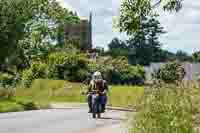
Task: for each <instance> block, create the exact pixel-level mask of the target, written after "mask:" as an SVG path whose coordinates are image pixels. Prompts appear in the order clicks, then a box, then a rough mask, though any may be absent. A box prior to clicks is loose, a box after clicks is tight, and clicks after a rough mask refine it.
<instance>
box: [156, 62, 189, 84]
mask: <svg viewBox="0 0 200 133" xmlns="http://www.w3.org/2000/svg"><path fill="white" fill-rule="evenodd" d="M185 74H186V73H185V70H184V68H183V67H182V65H181V64H180V63H179V62H170V63H167V64H166V65H165V66H164V67H162V68H161V69H159V70H158V71H157V72H156V73H155V74H154V77H155V78H156V79H158V80H162V81H164V82H166V83H174V82H176V81H182V80H183V78H184V76H185Z"/></svg>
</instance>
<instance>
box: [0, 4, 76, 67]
mask: <svg viewBox="0 0 200 133" xmlns="http://www.w3.org/2000/svg"><path fill="white" fill-rule="evenodd" d="M77 21H79V19H78V17H77V16H75V17H74V16H73V15H71V14H70V12H68V10H67V9H64V8H62V7H61V6H59V5H58V3H57V2H56V1H55V0H1V1H0V31H1V32H0V45H1V49H0V64H5V63H7V62H8V59H9V58H10V57H14V56H13V54H15V55H16V56H15V57H18V55H17V54H21V53H22V52H19V53H16V51H21V50H16V49H18V48H19V49H21V47H20V46H21V45H19V44H21V43H20V42H21V41H23V42H25V43H26V45H29V44H30V45H32V44H33V45H34V46H35V47H36V46H39V45H40V44H41V43H42V42H44V41H45V40H48V38H47V36H48V35H50V33H53V34H54V36H64V33H63V32H64V26H63V25H64V23H65V22H77ZM61 29H62V31H61ZM60 34H62V35H60ZM54 38H55V37H54ZM57 38H59V37H57ZM57 41H58V42H59V39H57ZM22 44H23V43H22ZM31 47H32V46H30V48H31ZM20 57H21V56H20ZM12 59H13V58H12Z"/></svg>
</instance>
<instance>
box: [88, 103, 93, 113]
mask: <svg viewBox="0 0 200 133" xmlns="http://www.w3.org/2000/svg"><path fill="white" fill-rule="evenodd" d="M88 105H89V111H88V113H92V104H91V103H89V104H88Z"/></svg>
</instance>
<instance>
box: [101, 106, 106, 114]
mask: <svg viewBox="0 0 200 133" xmlns="http://www.w3.org/2000/svg"><path fill="white" fill-rule="evenodd" d="M105 110H106V105H105V104H102V113H105Z"/></svg>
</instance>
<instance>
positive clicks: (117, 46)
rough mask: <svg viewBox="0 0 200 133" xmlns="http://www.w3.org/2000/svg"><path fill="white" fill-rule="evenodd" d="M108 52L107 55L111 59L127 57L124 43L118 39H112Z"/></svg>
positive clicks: (126, 48)
mask: <svg viewBox="0 0 200 133" xmlns="http://www.w3.org/2000/svg"><path fill="white" fill-rule="evenodd" d="M108 47H109V51H108V54H109V55H111V56H112V57H118V56H126V57H127V56H128V52H129V50H128V47H127V45H126V43H125V42H123V41H121V40H120V39H118V38H114V39H113V40H112V41H111V42H110V43H109V44H108Z"/></svg>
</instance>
